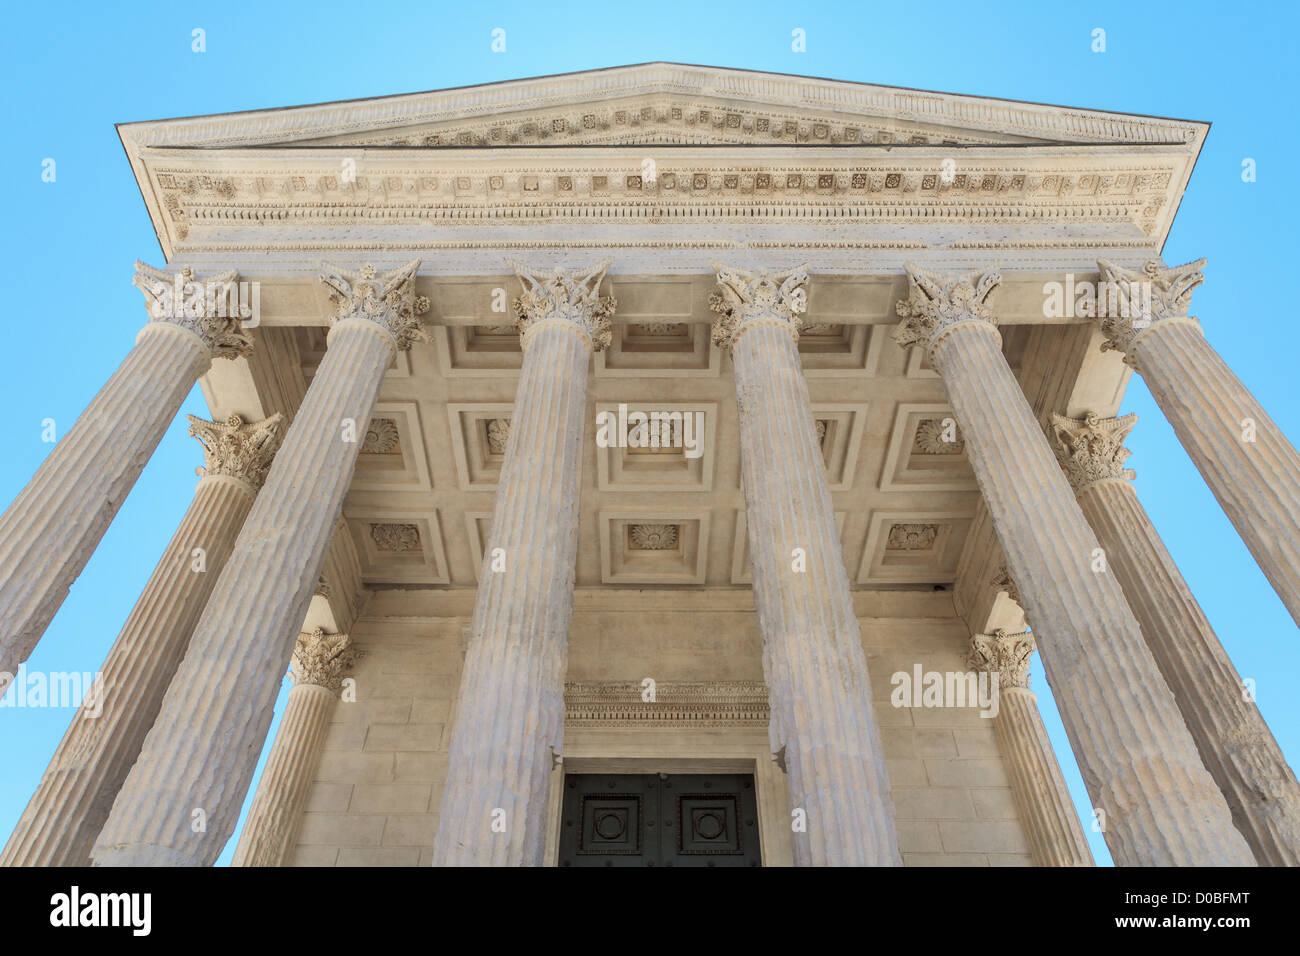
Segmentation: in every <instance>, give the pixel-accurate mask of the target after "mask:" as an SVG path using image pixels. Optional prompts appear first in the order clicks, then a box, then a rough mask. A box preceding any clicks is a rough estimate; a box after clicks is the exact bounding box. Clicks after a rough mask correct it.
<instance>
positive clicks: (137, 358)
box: [0, 322, 211, 674]
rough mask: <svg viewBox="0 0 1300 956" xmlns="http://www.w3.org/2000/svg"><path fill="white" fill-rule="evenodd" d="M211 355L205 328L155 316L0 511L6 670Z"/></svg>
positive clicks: (1, 664) (1, 657)
mask: <svg viewBox="0 0 1300 956" xmlns="http://www.w3.org/2000/svg"><path fill="white" fill-rule="evenodd" d="M210 362H211V353H210V352H209V350H208V348H207V347H206V346H205V345H204V343H203V340H202V339H200V338H199V336H197V335H195V334H194V333H192V332H189V331H187V330H185V329H182V328H179V327H177V326H175V325H171V324H169V323H166V322H150V323H149V324H148V325H146V326H145V327H144V328H143V329H142V330H141V332H140V335H139V336H138V337H137V340H136V345H135V347H134V348H133V349H132V350H131V352H130V353H129V354H128V355H127V357H126V359H125V360H124V361H123V362H122V364H121V366H120V367H119V368H118V370H117V371H116V372H114V373H113V375H112V377H110V378H109V380H108V381H107V382H106V383H105V385H104V387H103V388H102V389H100V391H99V394H98V395H96V396H95V398H94V399H93V400H92V401H91V403H90V405H88V406H87V407H86V410H85V411H84V412H82V413H81V417H80V418H78V419H77V422H76V424H75V425H73V427H72V428H71V429H69V431H68V433H67V434H66V435H64V436H63V438H62V440H60V441H59V442H58V443H57V444H56V445H55V446H54V448H53V450H52V451H51V452H50V454H49V456H48V457H47V458H46V459H45V461H44V462H42V463H41V466H40V468H38V469H37V471H36V474H35V475H33V476H32V479H31V481H29V482H28V483H27V487H25V488H24V489H23V490H22V491H21V492H19V494H18V497H17V498H15V499H14V501H13V504H11V505H10V506H9V508H8V510H6V511H5V513H4V515H3V516H0V568H4V569H5V570H4V574H3V575H2V576H0V671H7V672H9V673H11V674H12V673H17V671H18V665H19V664H21V663H22V662H23V661H25V660H27V658H28V657H29V656H31V653H32V650H33V649H34V648H35V647H36V644H37V642H38V641H39V640H40V638H41V635H42V634H43V633H44V632H45V628H46V627H47V626H48V625H49V623H50V620H51V619H52V618H53V617H54V614H55V612H56V611H58V609H59V607H60V606H62V604H63V601H64V599H65V598H66V597H67V596H68V589H69V588H71V587H72V582H73V581H75V580H76V579H77V575H79V574H80V573H81V571H82V569H83V568H84V567H85V566H86V562H87V561H89V560H90V556H91V555H92V554H93V553H94V551H95V548H96V546H97V545H98V544H99V541H100V539H101V538H102V537H103V536H104V532H105V531H107V530H108V526H109V524H110V523H111V522H112V520H113V517H114V516H115V515H116V514H117V511H118V509H119V508H120V507H121V506H122V502H123V501H125V500H126V496H127V493H128V492H130V490H131V488H132V486H133V485H134V484H135V481H136V479H137V478H139V477H140V472H141V471H143V470H144V466H145V463H146V462H147V461H148V460H149V456H150V455H152V454H153V451H154V449H155V448H156V447H157V446H158V442H159V441H161V440H162V436H163V434H164V433H165V432H166V431H167V427H168V426H169V425H170V424H171V422H172V420H173V419H174V418H175V416H176V413H177V411H179V410H180V407H181V402H183V401H184V400H185V396H186V395H188V394H189V391H190V389H191V388H193V387H194V382H195V381H196V380H197V379H198V377H199V376H200V375H201V374H203V372H204V371H205V370H206V369H207V367H208V365H209V364H210Z"/></svg>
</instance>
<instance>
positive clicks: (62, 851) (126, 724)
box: [0, 415, 284, 866]
mask: <svg viewBox="0 0 1300 956" xmlns="http://www.w3.org/2000/svg"><path fill="white" fill-rule="evenodd" d="M187 417H188V418H189V420H190V434H191V435H194V436H196V437H197V438H198V439H199V441H200V442H202V444H203V450H204V463H205V467H204V468H203V469H200V473H201V474H202V476H203V477H202V478H201V479H200V481H199V485H198V488H197V489H195V492H194V501H193V502H192V503H191V504H190V507H189V510H188V511H187V512H186V513H185V517H184V518H183V519H181V523H180V526H179V527H178V528H177V529H176V533H175V534H174V535H173V536H172V539H171V542H170V543H169V544H168V545H167V550H166V551H164V552H163V556H162V558H161V560H159V562H158V565H157V567H155V568H154V572H153V575H152V576H151V577H150V578H149V582H148V583H147V584H146V585H145V587H144V591H143V592H141V594H140V598H139V600H137V601H136V603H135V607H134V608H133V609H132V611H131V615H130V617H128V618H127V619H126V624H125V625H123V627H122V631H121V633H120V634H118V637H117V640H116V641H115V642H114V644H113V647H112V649H111V650H110V651H109V652H108V657H107V658H106V659H105V661H104V664H103V666H102V667H101V668H100V676H101V687H102V690H101V692H100V694H99V696H98V698H97V699H96V700H95V701H94V702H93V703H92V705H90V706H88V705H87V704H83V705H82V707H81V709H80V710H79V711H78V712H77V714H76V716H74V717H73V718H72V723H71V724H70V725H69V726H68V730H67V733H65V734H64V735H63V741H62V742H61V743H60V744H59V748H58V750H56V751H55V752H54V757H53V759H51V761H50V765H49V767H47V768H46V770H45V775H44V777H42V778H41V782H40V785H39V786H38V787H37V788H36V793H35V794H33V796H32V798H31V800H30V801H28V803H27V809H26V810H24V811H23V815H22V818H21V819H20V820H19V821H18V826H17V827H15V828H14V832H13V834H12V835H11V836H10V837H9V842H8V844H7V845H6V846H5V848H4V852H3V853H0V866H89V865H90V850H91V846H92V845H93V844H94V840H95V837H97V836H98V835H99V831H100V829H101V828H102V827H103V826H104V821H105V820H106V819H107V818H108V811H109V808H110V807H111V806H112V805H113V798H114V797H116V796H117V792H118V789H119V788H120V787H121V786H122V781H123V780H125V779H126V775H127V772H128V771H129V770H130V769H131V765H132V764H133V763H134V762H135V759H136V757H137V756H139V754H140V747H141V746H142V745H143V743H144V738H145V735H146V734H147V733H148V732H149V728H150V727H152V726H153V722H154V718H155V717H157V716H158V710H159V708H160V707H161V706H162V701H163V695H164V694H166V693H167V685H168V684H169V683H170V682H171V679H172V675H174V674H175V673H176V668H177V667H178V666H179V665H180V662H181V658H182V657H184V656H185V648H186V647H187V646H188V645H189V641H190V635H191V634H192V633H193V632H194V625H195V624H196V623H197V622H198V619H199V614H200V613H201V612H202V611H203V607H204V605H205V604H206V603H207V600H208V596H209V595H210V594H211V593H212V587H213V585H214V584H215V583H216V580H217V576H218V575H219V574H220V573H221V569H222V568H223V567H225V564H226V560H227V559H228V558H229V557H230V553H231V551H232V550H233V548H234V546H235V538H236V536H237V535H238V534H239V529H240V528H241V527H242V526H243V524H244V519H245V518H246V517H247V516H248V512H249V509H251V508H252V506H253V499H254V498H255V497H256V496H257V491H258V489H259V488H260V487H261V486H262V482H263V481H264V480H265V479H266V473H267V470H268V469H269V468H270V466H271V459H272V458H273V457H274V455H275V452H276V449H277V448H279V447H280V438H281V436H282V434H283V431H284V426H283V417H282V416H280V415H274V416H272V417H271V418H268V419H266V420H265V421H261V422H257V423H255V424H246V423H245V422H244V421H243V420H242V419H241V418H240V417H239V416H238V415H235V416H232V417H231V418H230V419H229V420H227V421H226V422H224V423H217V422H206V421H203V420H202V419H200V418H195V417H194V416H193V415H190V416H187ZM96 711H98V713H96Z"/></svg>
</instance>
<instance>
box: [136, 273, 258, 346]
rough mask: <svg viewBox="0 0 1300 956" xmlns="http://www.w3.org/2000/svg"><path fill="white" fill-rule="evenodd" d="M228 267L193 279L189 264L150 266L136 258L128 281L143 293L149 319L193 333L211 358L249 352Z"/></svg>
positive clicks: (234, 275)
mask: <svg viewBox="0 0 1300 956" xmlns="http://www.w3.org/2000/svg"><path fill="white" fill-rule="evenodd" d="M238 282H239V273H238V272H237V271H236V270H234V269H227V270H226V271H225V272H218V273H216V274H214V275H210V276H207V277H206V278H204V279H198V278H197V277H196V276H195V273H194V269H193V268H192V267H190V266H181V267H180V268H179V269H178V270H177V271H175V272H167V271H165V270H163V269H155V268H154V267H153V266H151V265H148V264H147V263H144V262H141V261H139V260H136V263H135V275H134V276H133V277H132V279H131V284H132V285H133V286H135V287H136V288H137V289H139V290H140V291H141V292H143V293H144V297H145V301H146V302H147V303H148V307H149V321H150V322H167V323H170V324H172V325H175V326H177V327H179V328H182V329H185V330H187V331H189V332H192V333H194V334H195V335H197V336H198V337H199V338H200V339H201V340H202V341H203V344H204V345H205V346H206V347H207V349H208V351H209V352H210V353H211V354H212V356H213V357H214V358H224V359H236V358H239V357H241V356H247V355H249V354H251V353H252V351H253V339H252V336H250V335H249V333H248V332H247V331H246V330H245V329H244V325H243V319H244V317H243V316H241V315H240V305H239V296H238V293H237V291H235V290H236V286H237V284H238Z"/></svg>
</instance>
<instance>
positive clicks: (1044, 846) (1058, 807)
mask: <svg viewBox="0 0 1300 956" xmlns="http://www.w3.org/2000/svg"><path fill="white" fill-rule="evenodd" d="M1033 653H1034V635H1032V634H1030V633H1028V632H1025V633H1022V634H1008V633H1007V632H1006V631H1002V630H999V631H995V632H994V633H992V634H976V635H975V636H974V637H972V638H971V651H970V657H969V663H970V666H971V667H972V668H974V669H975V670H976V671H982V672H987V673H989V674H990V675H994V674H996V675H997V677H998V685H997V687H998V692H997V701H998V712H997V715H996V716H995V717H994V718H993V730H994V733H995V734H997V738H998V750H999V751H1001V753H1002V763H1003V765H1004V766H1005V767H1006V768H1007V776H1008V777H1009V778H1010V779H1011V790H1012V793H1014V794H1015V797H1016V806H1017V807H1018V808H1019V809H1020V822H1021V823H1023V824H1024V827H1025V834H1026V836H1027V837H1028V838H1029V851H1030V854H1031V855H1032V857H1033V861H1034V865H1035V866H1092V865H1093V860H1092V851H1091V850H1089V849H1088V839H1087V837H1085V836H1084V833H1083V826H1082V825H1081V824H1080V823H1079V815H1078V814H1077V813H1075V812H1074V804H1073V803H1071V802H1070V791H1069V790H1068V788H1067V787H1066V785H1065V778H1064V777H1063V776H1062V775H1061V766H1060V764H1058V763H1057V762H1056V755H1055V754H1054V753H1053V752H1052V745H1051V742H1050V741H1048V739H1047V728H1046V727H1044V726H1043V717H1042V715H1041V714H1040V713H1039V712H1038V695H1037V694H1035V693H1034V692H1033V691H1032V690H1030V689H1029V658H1030V657H1031V656H1032V655H1033Z"/></svg>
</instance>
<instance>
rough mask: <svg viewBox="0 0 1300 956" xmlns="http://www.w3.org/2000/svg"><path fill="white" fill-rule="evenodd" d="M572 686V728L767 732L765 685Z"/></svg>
mask: <svg viewBox="0 0 1300 956" xmlns="http://www.w3.org/2000/svg"><path fill="white" fill-rule="evenodd" d="M650 687H651V685H649V684H647V683H645V682H644V681H639V680H629V681H571V682H569V683H566V684H565V685H564V704H565V726H567V727H575V726H576V727H667V726H696V727H714V726H732V727H766V726H767V722H768V700H767V685H766V684H765V683H763V682H762V681H656V682H655V683H654V685H653V697H654V699H653V700H645V699H644V698H645V697H647V696H649V695H650V693H649V692H650Z"/></svg>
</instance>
